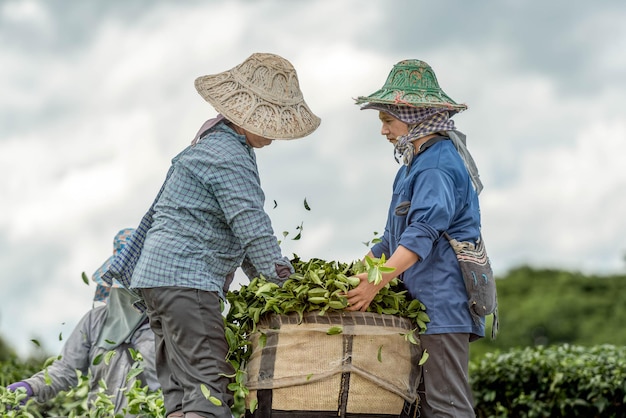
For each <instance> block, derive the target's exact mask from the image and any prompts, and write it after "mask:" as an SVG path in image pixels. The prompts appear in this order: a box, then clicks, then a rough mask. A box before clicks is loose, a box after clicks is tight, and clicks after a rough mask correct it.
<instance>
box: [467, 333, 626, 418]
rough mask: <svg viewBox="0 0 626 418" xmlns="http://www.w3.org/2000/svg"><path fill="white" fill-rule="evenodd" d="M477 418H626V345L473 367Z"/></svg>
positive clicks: (568, 349) (490, 358)
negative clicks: (625, 417)
mask: <svg viewBox="0 0 626 418" xmlns="http://www.w3.org/2000/svg"><path fill="white" fill-rule="evenodd" d="M470 381H471V385H472V388H473V392H474V399H475V401H476V412H477V417H479V418H487V417H498V418H505V417H506V418H508V417H515V418H540V417H541V418H543V417H545V418H549V417H585V418H588V417H624V416H625V413H624V411H625V408H626V405H625V399H626V347H617V346H614V345H600V346H595V347H591V348H587V347H581V346H573V345H569V344H564V345H560V346H549V347H546V346H539V347H534V348H532V347H526V348H516V349H512V350H510V351H508V352H507V353H504V354H497V353H488V354H486V355H485V356H484V357H483V358H482V359H481V360H480V361H479V362H476V363H474V362H473V363H471V364H470Z"/></svg>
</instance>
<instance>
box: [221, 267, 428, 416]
mask: <svg viewBox="0 0 626 418" xmlns="http://www.w3.org/2000/svg"><path fill="white" fill-rule="evenodd" d="M384 262H385V260H384V259H373V258H369V259H368V260H367V263H365V264H364V263H361V262H354V263H351V264H346V263H340V262H336V261H331V262H328V261H325V260H321V259H311V260H309V261H303V260H300V259H299V258H298V257H296V258H295V259H293V260H291V264H292V265H293V267H294V270H295V273H294V274H292V275H291V276H290V277H289V279H288V280H287V281H286V282H285V283H284V284H283V285H282V287H281V286H279V285H277V284H274V283H271V282H268V281H267V280H266V279H265V278H263V277H257V278H255V279H253V280H251V281H250V284H249V285H247V286H245V285H244V286H241V289H240V290H237V291H230V292H228V294H227V296H226V298H227V300H228V302H229V304H230V310H229V312H228V313H227V315H226V318H225V320H224V324H225V328H226V331H225V332H226V340H227V342H228V346H229V353H228V356H227V359H228V361H230V363H231V364H232V366H233V367H234V369H235V371H236V372H235V375H234V376H230V377H231V378H234V379H235V381H234V382H233V383H231V385H230V386H229V388H230V390H232V391H233V392H234V394H235V406H234V408H233V411H234V412H235V413H242V412H244V399H245V396H246V395H247V394H248V393H249V392H248V389H247V388H246V387H245V385H244V383H245V372H244V370H245V366H246V363H247V361H248V358H249V357H250V354H251V350H250V344H251V343H250V340H249V336H250V335H251V334H253V333H254V332H256V326H257V324H258V322H259V321H260V320H261V318H263V317H264V316H265V315H268V314H272V313H276V314H285V315H287V314H291V313H297V314H298V315H299V316H300V318H302V316H303V315H304V313H305V312H312V311H314V312H319V314H320V315H324V314H325V313H326V312H328V311H340V310H343V309H344V308H346V307H347V306H348V300H347V298H346V296H345V293H346V292H348V291H349V290H350V289H352V288H354V287H356V286H357V285H358V284H359V282H360V281H359V279H358V278H356V277H354V275H356V274H359V273H363V272H368V280H370V281H371V282H375V281H377V280H380V275H381V274H382V273H384V272H388V270H389V269H388V268H386V267H384V266H383V264H384ZM406 293H407V292H406V290H404V288H403V287H402V286H401V285H400V282H399V281H398V280H397V279H394V280H392V281H391V282H390V283H388V284H387V285H385V286H384V287H383V288H382V289H381V290H380V291H379V292H378V294H377V295H376V296H375V297H374V299H373V300H372V302H371V303H370V306H369V308H368V311H370V312H377V313H380V314H387V315H398V316H402V317H405V318H409V319H411V320H412V321H413V322H414V323H415V329H416V330H417V331H422V332H423V331H424V330H425V329H426V323H427V322H428V321H429V318H428V315H427V314H426V312H425V310H426V308H425V306H424V305H423V304H422V303H421V302H420V301H418V300H409V299H407V296H406ZM340 332H341V331H340V330H338V329H329V333H340ZM261 337H263V336H261ZM405 338H406V339H407V341H411V342H413V343H416V342H417V341H416V339H415V337H414V335H413V332H410V333H408V334H407V335H406V336H405ZM262 341H263V338H261V342H262Z"/></svg>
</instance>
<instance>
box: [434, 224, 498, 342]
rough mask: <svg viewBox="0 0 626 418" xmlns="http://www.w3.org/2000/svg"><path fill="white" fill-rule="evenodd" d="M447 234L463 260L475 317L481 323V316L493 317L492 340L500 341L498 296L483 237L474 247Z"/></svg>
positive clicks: (467, 287)
mask: <svg viewBox="0 0 626 418" xmlns="http://www.w3.org/2000/svg"><path fill="white" fill-rule="evenodd" d="M443 235H444V237H446V239H447V240H448V241H449V242H450V245H451V246H452V249H453V250H454V253H455V254H456V258H457V260H458V261H459V267H460V268H461V273H462V274H463V280H464V281H465V289H466V290H467V300H468V303H469V310H470V314H471V315H472V318H473V319H474V321H475V322H478V321H479V320H480V318H481V317H485V316H487V315H491V314H493V324H492V326H491V338H496V335H497V333H498V328H499V323H498V294H497V290H496V281H495V279H494V277H493V270H492V269H491V263H490V262H489V257H488V256H487V250H486V249H485V243H484V241H483V237H482V236H481V237H480V238H478V241H477V242H476V244H474V243H471V242H467V241H457V240H456V239H454V238H452V237H451V236H450V235H448V233H447V232H444V233H443Z"/></svg>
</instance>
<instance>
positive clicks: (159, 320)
mask: <svg viewBox="0 0 626 418" xmlns="http://www.w3.org/2000/svg"><path fill="white" fill-rule="evenodd" d="M142 295H143V298H144V300H145V302H146V305H147V307H148V310H147V313H148V317H149V318H150V327H151V328H152V330H153V331H154V337H155V338H154V339H155V349H156V353H155V354H156V355H155V359H156V369H157V377H158V379H159V383H160V384H161V389H162V391H163V398H164V401H165V410H166V415H167V414H170V413H172V412H174V411H183V412H195V413H197V414H199V415H201V416H205V417H219V418H231V416H232V415H231V412H230V407H229V405H232V402H233V396H232V394H231V393H230V392H229V391H228V389H227V386H228V384H229V383H230V380H229V378H227V377H225V376H224V375H232V374H233V373H234V370H233V368H232V366H231V365H230V363H228V362H227V361H226V355H227V353H228V343H227V342H226V337H225V336H224V320H223V317H222V314H221V311H220V299H219V296H218V295H217V293H215V292H206V291H202V290H197V289H190V288H183V287H155V288H149V289H142ZM201 385H205V386H206V389H208V390H209V391H210V396H211V397H215V398H217V399H219V400H220V402H221V406H217V405H215V404H214V403H213V402H211V401H209V400H208V399H207V397H206V396H205V395H204V394H203V393H202V389H201Z"/></svg>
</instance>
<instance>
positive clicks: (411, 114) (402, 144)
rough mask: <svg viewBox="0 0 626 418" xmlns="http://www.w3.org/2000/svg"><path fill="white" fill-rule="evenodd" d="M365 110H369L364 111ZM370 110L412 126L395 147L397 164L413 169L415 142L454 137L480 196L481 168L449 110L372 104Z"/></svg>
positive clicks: (454, 141) (481, 185)
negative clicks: (438, 134)
mask: <svg viewBox="0 0 626 418" xmlns="http://www.w3.org/2000/svg"><path fill="white" fill-rule="evenodd" d="M364 108H365V107H364ZM366 108H367V109H375V110H379V111H382V112H385V113H388V114H390V115H391V116H393V117H394V118H396V119H399V120H401V121H402V122H404V123H406V124H407V125H409V133H408V134H407V135H403V136H400V137H398V138H397V142H396V145H395V146H394V158H395V160H396V162H400V160H401V161H402V164H404V165H406V166H410V165H411V162H412V161H413V157H414V156H415V145H414V144H413V141H415V140H416V139H419V138H422V137H424V136H426V135H430V134H433V133H436V132H445V133H446V135H448V136H449V137H450V139H451V140H452V143H453V144H454V148H456V150H457V152H458V153H459V155H460V156H461V158H462V159H463V163H464V164H465V168H466V169H467V171H468V173H469V175H470V178H471V180H472V184H473V185H474V188H475V189H476V193H478V194H480V192H481V191H482V190H483V184H482V182H481V181H480V175H479V174H478V168H477V167H476V163H475V162H474V159H473V158H472V155H471V154H470V152H469V150H468V149H467V145H466V136H465V134H463V133H462V132H460V131H457V130H456V129H455V126H454V121H453V120H452V119H450V113H449V111H448V110H447V109H443V108H434V107H412V106H396V105H388V104H378V103H371V104H368V105H367V107H366Z"/></svg>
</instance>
